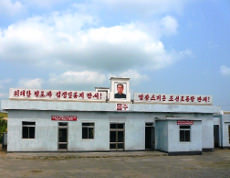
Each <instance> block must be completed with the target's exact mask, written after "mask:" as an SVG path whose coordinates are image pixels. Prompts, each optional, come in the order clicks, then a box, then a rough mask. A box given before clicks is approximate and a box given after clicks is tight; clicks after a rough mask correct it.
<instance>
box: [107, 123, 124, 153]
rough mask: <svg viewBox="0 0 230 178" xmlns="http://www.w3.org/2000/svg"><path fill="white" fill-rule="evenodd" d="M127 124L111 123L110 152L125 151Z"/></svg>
mask: <svg viewBox="0 0 230 178" xmlns="http://www.w3.org/2000/svg"><path fill="white" fill-rule="evenodd" d="M124 138H125V124H124V123H111V124H110V150H116V151H119V150H120V151H121V150H124V148H125V145H124V140H125V139H124Z"/></svg>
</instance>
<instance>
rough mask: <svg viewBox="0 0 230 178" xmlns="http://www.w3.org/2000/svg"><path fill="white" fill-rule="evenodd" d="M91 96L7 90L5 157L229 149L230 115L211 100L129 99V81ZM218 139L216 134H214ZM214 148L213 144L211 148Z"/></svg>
mask: <svg viewBox="0 0 230 178" xmlns="http://www.w3.org/2000/svg"><path fill="white" fill-rule="evenodd" d="M110 80H111V86H110V88H100V87H97V88H96V91H91V92H87V91H59V90H34V89H33V90H32V89H10V94H9V95H10V96H9V100H5V101H2V108H3V109H4V110H6V111H8V139H7V140H8V145H7V151H9V152H14V151H137V150H160V151H164V152H168V153H169V154H171V155H173V154H201V153H202V151H206V150H213V149H214V148H215V146H217V145H218V146H220V147H222V146H224V147H228V146H230V140H229V135H230V132H229V130H230V113H228V114H227V113H226V114H221V112H220V108H218V107H215V106H213V105H212V97H211V96H199V95H167V94H153V93H133V94H131V93H130V83H129V78H115V77H112V78H111V79H110ZM217 133H218V134H217ZM216 142H218V143H216Z"/></svg>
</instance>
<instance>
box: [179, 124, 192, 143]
mask: <svg viewBox="0 0 230 178" xmlns="http://www.w3.org/2000/svg"><path fill="white" fill-rule="evenodd" d="M190 134H191V126H187V125H186V126H180V142H190V141H191V135H190Z"/></svg>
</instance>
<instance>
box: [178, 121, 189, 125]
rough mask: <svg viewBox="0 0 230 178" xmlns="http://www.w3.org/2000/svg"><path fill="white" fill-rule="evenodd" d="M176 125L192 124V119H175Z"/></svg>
mask: <svg viewBox="0 0 230 178" xmlns="http://www.w3.org/2000/svg"><path fill="white" fill-rule="evenodd" d="M177 125H193V121H177Z"/></svg>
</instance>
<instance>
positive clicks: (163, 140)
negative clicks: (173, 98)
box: [155, 120, 171, 152]
mask: <svg viewBox="0 0 230 178" xmlns="http://www.w3.org/2000/svg"><path fill="white" fill-rule="evenodd" d="M155 125H156V127H155V134H156V135H155V139H156V140H155V145H156V146H155V148H156V149H157V150H161V151H166V152H168V134H169V133H168V122H167V121H160V120H157V121H156V123H155ZM170 134H171V133H170Z"/></svg>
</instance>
